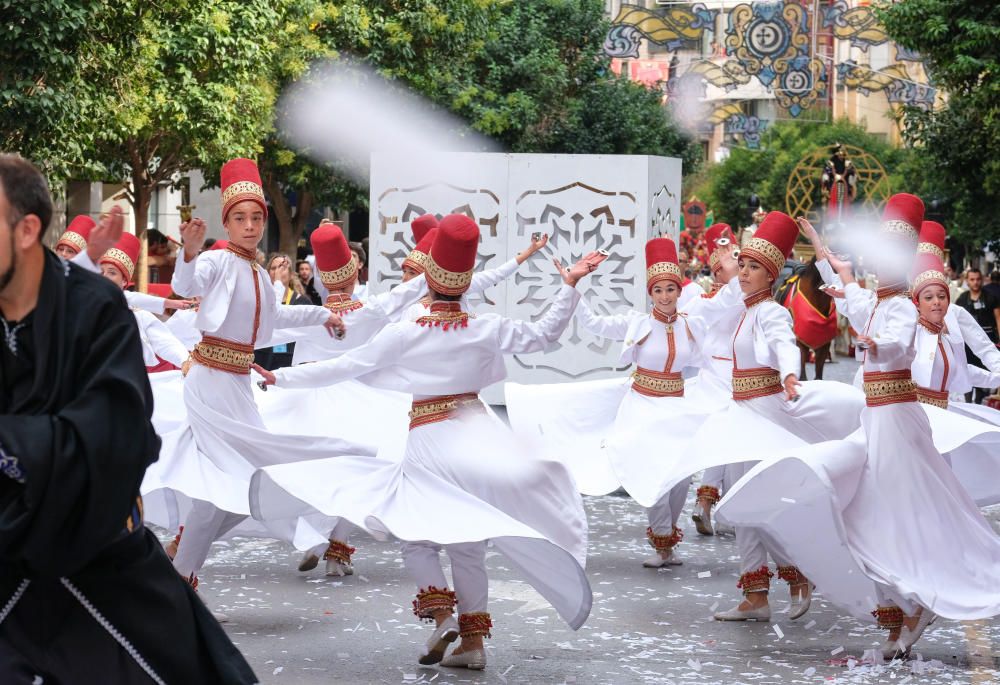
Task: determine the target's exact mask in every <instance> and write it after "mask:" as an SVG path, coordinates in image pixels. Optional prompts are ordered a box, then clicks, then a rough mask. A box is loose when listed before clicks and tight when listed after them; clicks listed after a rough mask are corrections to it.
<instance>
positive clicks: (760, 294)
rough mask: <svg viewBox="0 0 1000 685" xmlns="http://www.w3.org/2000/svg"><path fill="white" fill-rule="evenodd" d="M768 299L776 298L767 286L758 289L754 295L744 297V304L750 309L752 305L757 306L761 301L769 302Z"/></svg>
mask: <svg viewBox="0 0 1000 685" xmlns="http://www.w3.org/2000/svg"><path fill="white" fill-rule="evenodd" d="M768 300H772V301H773V300H774V298H773V297H772V296H771V289H770V288H767V289H766V290H758V291H757V292H755V293H754V294H753V295H749V296H747V297H744V298H743V304H744V305H746V308H747V309H750V308H751V307H755V306H757V305H758V304H760V303H761V302H767V301H768Z"/></svg>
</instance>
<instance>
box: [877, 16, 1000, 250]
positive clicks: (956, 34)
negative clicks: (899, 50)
mask: <svg viewBox="0 0 1000 685" xmlns="http://www.w3.org/2000/svg"><path fill="white" fill-rule="evenodd" d="M878 11H879V18H880V19H881V21H882V23H883V24H884V25H885V27H886V30H887V31H888V32H889V35H890V36H891V37H892V38H893V40H895V41H896V42H897V43H899V44H900V45H903V46H905V47H907V48H910V49H912V50H916V51H918V52H919V53H920V55H921V56H922V57H923V58H924V60H925V62H926V65H927V68H928V71H929V74H930V77H931V79H932V81H933V83H934V85H935V86H937V87H938V88H940V89H942V90H943V91H945V93H946V94H947V102H946V103H945V104H944V105H943V106H942V107H940V108H938V109H936V110H934V111H924V110H921V109H917V108H908V109H907V110H905V113H904V121H905V123H906V135H907V137H908V138H909V140H910V141H911V142H912V143H914V144H915V145H916V146H918V147H919V148H920V149H921V151H922V153H921V154H922V160H923V162H924V169H925V174H926V175H927V176H928V177H930V179H932V180H933V183H931V184H929V185H930V186H931V187H930V188H929V190H930V191H931V192H933V193H934V194H935V196H937V197H940V199H941V201H942V204H943V207H944V210H945V217H944V218H945V220H946V223H945V225H946V227H947V228H948V231H949V234H951V236H952V237H953V238H957V239H958V240H960V241H962V242H965V243H968V244H971V245H973V246H975V247H983V246H986V245H987V244H990V243H992V244H994V245H995V244H996V243H998V242H1000V216H998V215H997V213H996V212H995V211H992V210H993V208H994V207H996V206H997V205H998V204H1000V53H998V52H997V45H998V44H1000V5H997V4H996V3H991V2H977V1H976V0H905V2H897V3H894V4H888V3H887V4H885V5H882V6H881V7H880V8H879V10H878Z"/></svg>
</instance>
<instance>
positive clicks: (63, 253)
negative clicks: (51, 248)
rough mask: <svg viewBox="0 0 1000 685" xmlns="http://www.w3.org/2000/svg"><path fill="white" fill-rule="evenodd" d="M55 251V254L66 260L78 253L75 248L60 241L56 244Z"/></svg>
mask: <svg viewBox="0 0 1000 685" xmlns="http://www.w3.org/2000/svg"><path fill="white" fill-rule="evenodd" d="M55 253H56V254H57V255H59V256H60V257H62V258H63V259H65V260H66V261H69V260H71V259H73V257H75V256H77V255H78V254H80V252H79V251H78V250H75V249H74V248H72V247H70V246H69V245H67V244H66V243H62V244H60V245H56V249H55Z"/></svg>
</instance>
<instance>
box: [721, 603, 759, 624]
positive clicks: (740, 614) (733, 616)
mask: <svg viewBox="0 0 1000 685" xmlns="http://www.w3.org/2000/svg"><path fill="white" fill-rule="evenodd" d="M715 620H716V621H770V620H771V607H770V606H769V605H766V604H765V605H764V606H762V607H760V608H759V609H748V610H747V611H740V608H739V605H738V604H737V605H736V606H735V607H733V608H732V609H730V610H729V611H719V612H716V614H715Z"/></svg>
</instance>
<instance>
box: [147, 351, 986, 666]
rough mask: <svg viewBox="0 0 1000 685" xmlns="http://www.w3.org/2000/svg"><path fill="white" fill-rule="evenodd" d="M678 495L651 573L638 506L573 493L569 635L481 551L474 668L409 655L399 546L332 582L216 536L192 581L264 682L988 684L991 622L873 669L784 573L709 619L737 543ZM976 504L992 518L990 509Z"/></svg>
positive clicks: (267, 546)
mask: <svg viewBox="0 0 1000 685" xmlns="http://www.w3.org/2000/svg"><path fill="white" fill-rule="evenodd" d="M854 368H855V365H854V364H853V362H849V361H842V362H841V363H838V364H835V365H833V366H832V367H828V369H829V370H830V373H829V375H828V378H830V377H833V378H838V379H841V378H843V379H844V380H848V379H849V378H850V377H851V376H852V375H853V371H854ZM692 502H693V491H692V495H691V497H690V499H689V506H688V508H687V509H686V510H685V513H684V515H683V517H682V519H681V525H682V526H683V528H684V533H685V539H684V542H683V543H681V545H680V546H679V547H678V555H679V556H680V557H681V558H682V559H683V560H684V564H683V565H682V566H676V567H671V568H666V569H658V570H650V569H645V568H642V566H641V561H642V560H643V559H644V558H646V557H647V556H649V555H650V553H651V550H650V548H649V547H648V546H647V544H646V541H645V535H644V531H645V528H646V525H647V524H646V520H645V515H644V513H643V510H642V509H641V508H640V507H639V506H638V505H636V504H635V503H634V502H633V501H632V500H631V499H629V498H627V497H620V496H606V497H590V498H585V504H586V508H587V512H588V517H589V523H590V556H589V560H588V567H587V573H588V576H589V578H590V582H591V585H592V588H593V592H594V606H593V611H592V612H591V615H590V618H589V620H588V621H587V623H586V625H584V626H583V627H582V628H581V629H580V630H579V631H576V632H574V631H572V630H570V629H569V628H568V627H567V626H566V625H565V624H564V623H563V622H562V621H561V620H560V619H559V618H558V616H557V615H556V614H555V612H554V611H553V610H552V609H550V608H549V607H548V605H547V604H546V603H545V602H544V601H543V600H542V599H541V598H540V597H539V596H538V595H537V594H536V593H535V592H534V590H533V589H532V588H531V587H530V586H528V585H527V584H526V583H524V582H522V581H521V580H520V579H519V578H518V577H517V576H516V575H515V574H514V573H513V572H512V571H511V570H510V569H509V568H507V567H506V566H505V563H504V558H503V557H502V556H500V555H499V554H496V553H494V552H492V551H491V552H490V553H489V558H488V565H489V571H490V579H491V582H490V611H491V612H492V615H493V621H494V628H493V638H492V639H491V640H488V641H487V645H488V658H489V665H488V667H487V670H486V671H484V672H478V673H477V672H466V671H452V670H448V669H442V668H437V667H421V666H419V665H418V664H417V656H418V654H419V653H420V648H421V645H422V644H423V643H424V641H425V640H426V638H427V636H428V635H429V632H430V628H429V627H428V625H427V624H421V623H419V622H417V620H416V619H415V618H414V616H413V614H412V612H411V609H410V603H411V601H412V599H413V593H414V587H413V586H412V585H411V584H410V582H409V580H408V579H407V577H406V575H405V573H404V571H403V566H402V559H401V557H400V553H399V547H398V545H397V544H394V543H377V542H375V541H373V540H371V539H370V538H368V537H367V536H366V535H364V534H361V533H359V534H357V535H356V536H355V537H354V539H353V540H352V544H354V545H355V546H356V547H357V548H358V551H357V553H356V554H355V569H356V574H355V575H354V576H351V577H347V578H328V577H326V576H324V575H323V573H322V565H321V567H320V568H319V569H317V570H315V571H313V572H311V573H309V574H300V573H298V572H297V571H296V570H295V568H294V566H295V565H296V563H297V561H298V558H299V554H298V553H297V552H295V551H294V550H293V549H291V548H290V547H289V546H287V545H285V544H283V543H278V542H275V541H268V540H259V539H239V538H235V539H232V540H228V541H223V542H219V543H216V546H215V547H214V548H213V554H212V556H211V557H210V559H209V562H208V565H207V566H206V568H205V569H203V571H202V574H201V586H200V591H201V592H202V593H203V596H204V597H205V598H206V600H207V601H208V602H209V604H210V605H211V606H213V607H214V608H216V609H219V610H221V611H224V612H225V613H227V614H228V616H229V617H230V622H229V623H227V624H226V631H227V632H228V633H229V635H230V636H231V637H232V639H233V640H234V642H236V644H237V645H238V646H239V648H240V649H241V650H242V651H243V653H244V654H245V655H246V656H247V658H248V660H249V661H250V663H251V665H252V666H253V668H254V669H255V671H256V672H257V675H258V676H259V677H260V679H261V682H263V683H286V684H288V685H292V684H294V685H307V684H308V685H313V684H320V683H431V682H433V683H435V684H436V685H443V684H445V683H681V682H698V683H727V684H728V683H754V684H757V683H829V684H840V683H844V684H846V683H866V684H870V683H893V684H899V685H904V684H906V683H912V684H913V685H917V684H918V683H919V684H921V685H924V684H928V685H934V684H939V683H940V684H944V683H948V684H951V685H957V684H961V683H970V684H971V683H977V684H979V683H982V684H985V683H1000V620H992V621H979V622H971V623H957V622H953V621H945V620H938V621H937V622H936V623H935V624H934V625H933V626H931V628H930V629H929V630H928V632H927V633H926V634H925V637H924V638H923V639H922V640H921V642H920V643H919V644H918V647H917V648H916V649H915V652H916V655H915V658H913V659H912V660H910V661H908V662H894V663H892V664H888V665H886V664H871V663H869V662H867V661H866V660H865V658H864V657H865V652H866V651H867V650H871V649H873V648H874V647H876V646H877V645H878V644H880V641H881V639H882V637H883V633H882V632H881V631H878V630H877V629H876V628H875V627H874V625H868V624H862V623H861V622H858V621H855V620H852V619H848V618H845V617H844V616H842V615H841V614H840V613H839V612H838V611H837V610H836V609H835V608H834V607H833V606H831V605H829V604H828V603H827V602H825V601H823V598H822V596H821V595H820V596H818V597H817V600H816V601H814V602H813V608H812V610H811V611H810V612H809V613H808V614H807V615H806V616H805V617H803V618H802V619H800V620H798V621H790V620H788V618H787V610H788V601H787V600H788V595H787V590H786V586H785V584H784V583H778V582H776V581H775V583H774V585H772V612H773V621H772V622H771V623H747V624H738V623H719V622H716V621H714V620H712V618H711V614H712V612H713V610H715V609H717V608H727V607H729V606H731V605H733V604H734V603H735V602H737V601H738V600H739V595H738V591H737V589H736V581H737V576H738V557H737V551H736V545H735V541H734V538H733V537H732V536H729V535H717V536H715V537H702V536H699V535H698V534H697V532H696V531H695V530H694V527H693V525H692V524H691V521H690V505H691V503H692ZM429 504H431V503H429ZM987 514H988V516H989V517H990V519H991V521H992V522H993V523H994V526H995V527H998V529H1000V507H995V508H992V509H990V510H987ZM166 537H167V536H166V534H164V538H166Z"/></svg>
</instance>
